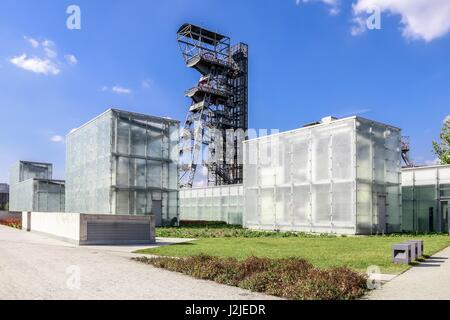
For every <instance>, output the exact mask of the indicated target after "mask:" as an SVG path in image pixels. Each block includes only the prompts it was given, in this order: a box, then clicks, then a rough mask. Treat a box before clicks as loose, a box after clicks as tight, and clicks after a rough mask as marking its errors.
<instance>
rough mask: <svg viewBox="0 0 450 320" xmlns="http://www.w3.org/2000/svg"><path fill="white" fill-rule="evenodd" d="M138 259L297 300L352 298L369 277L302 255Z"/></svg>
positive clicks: (208, 278) (360, 293)
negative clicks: (315, 263)
mask: <svg viewBox="0 0 450 320" xmlns="http://www.w3.org/2000/svg"><path fill="white" fill-rule="evenodd" d="M135 260H137V261H140V262H143V263H146V264H150V265H153V266H155V267H158V268H164V269H167V270H170V271H174V272H180V273H183V274H186V275H189V276H192V277H195V278H198V279H204V280H212V281H216V282H218V283H221V284H226V285H231V286H236V287H240V288H242V289H247V290H251V291H254V292H260V293H265V294H269V295H274V296H278V297H282V298H286V299H294V300H352V299H357V298H360V297H361V296H363V295H364V294H365V292H366V289H367V288H366V283H367V278H366V276H364V275H361V274H359V273H356V272H354V271H352V270H350V269H347V268H333V269H318V268H316V267H314V266H313V265H312V264H310V263H309V262H307V261H305V260H303V259H300V258H288V259H267V258H256V257H249V258H247V259H246V260H242V261H241V260H237V259H234V258H217V257H211V256H205V255H199V256H193V257H188V258H184V259H179V258H167V257H156V258H147V257H142V258H135Z"/></svg>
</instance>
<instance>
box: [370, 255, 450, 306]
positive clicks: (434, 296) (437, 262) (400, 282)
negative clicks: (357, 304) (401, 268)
mask: <svg viewBox="0 0 450 320" xmlns="http://www.w3.org/2000/svg"><path fill="white" fill-rule="evenodd" d="M367 298H368V299H370V300H449V299H450V247H449V248H447V249H445V250H443V251H441V252H440V253H438V254H437V255H435V256H433V257H431V258H430V259H428V260H426V261H425V262H424V263H421V264H420V265H418V266H416V267H413V268H411V269H410V270H409V271H407V272H405V273H403V274H402V275H400V276H398V277H396V278H394V279H393V280H392V281H390V282H388V283H386V284H385V285H384V286H383V287H382V288H381V289H378V290H375V291H373V292H372V293H370V294H369V295H368V297H367Z"/></svg>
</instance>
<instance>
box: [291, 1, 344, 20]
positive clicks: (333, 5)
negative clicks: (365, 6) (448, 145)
mask: <svg viewBox="0 0 450 320" xmlns="http://www.w3.org/2000/svg"><path fill="white" fill-rule="evenodd" d="M314 2H321V3H324V4H326V5H328V6H329V7H330V8H329V10H328V12H329V13H330V14H331V15H333V16H335V15H337V14H339V12H340V9H339V6H340V2H341V0H296V4H297V5H298V6H299V5H301V4H302V3H314Z"/></svg>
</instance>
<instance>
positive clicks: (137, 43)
mask: <svg viewBox="0 0 450 320" xmlns="http://www.w3.org/2000/svg"><path fill="white" fill-rule="evenodd" d="M71 4H76V5H78V6H79V7H80V8H81V13H82V17H81V22H82V24H81V27H82V28H81V30H68V29H67V28H66V19H67V17H68V15H67V14H66V8H67V7H68V6H69V5H71ZM374 4H375V5H376V4H379V7H377V8H378V10H379V11H378V12H380V13H381V29H380V30H365V31H364V30H362V29H361V28H360V27H361V23H360V22H361V21H363V20H361V19H366V18H367V16H368V15H369V14H367V13H366V11H365V10H366V9H367V8H369V7H370V6H371V5H374ZM449 21H450V4H449V1H448V0H434V1H430V0H409V1H404V0H395V1H394V0H383V1H380V0H348V1H345V0H342V1H339V0H309V1H305V0H259V1H256V0H247V1H242V0H123V1H122V0H108V1H107V0H96V1H84V0H83V1H82V0H71V1H64V0H58V1H56V0H40V1H32V0H28V1H25V0H0V41H1V44H2V45H1V46H0V111H1V113H0V114H1V125H0V182H2V181H7V179H8V170H9V167H10V165H11V164H12V163H13V162H14V161H16V160H18V159H26V160H35V161H45V162H53V163H54V164H55V173H56V178H64V157H65V146H64V140H63V139H62V137H64V136H65V135H66V134H67V133H68V132H69V131H70V130H71V129H73V128H76V127H78V126H80V125H81V124H83V123H84V122H86V121H87V120H89V119H91V118H93V117H94V116H96V115H98V114H99V113H101V112H103V111H105V110H106V109H107V108H109V107H112V106H113V107H119V108H122V109H126V110H130V111H137V112H142V113H147V114H153V115H158V116H169V117H172V118H176V119H179V120H184V118H185V115H186V112H187V106H188V105H189V100H188V99H187V98H185V97H184V96H183V93H184V91H185V90H186V89H187V88H189V87H191V86H193V85H194V84H195V82H196V81H197V80H198V75H197V73H196V72H194V71H192V70H189V69H187V68H185V66H184V63H183V60H182V58H181V55H180V52H179V49H178V45H177V43H176V37H175V33H176V31H177V29H178V27H179V26H180V25H181V24H182V23H184V22H192V23H195V24H200V25H203V26H205V27H207V28H210V29H212V30H215V31H218V32H221V33H224V34H228V35H230V36H231V37H232V39H233V41H234V42H239V41H242V42H246V43H248V44H249V46H250V59H251V60H250V126H251V127H252V128H268V129H280V130H283V131H284V130H288V129H294V128H298V127H299V126H300V125H302V124H304V123H307V122H310V121H313V120H317V119H320V118H322V117H323V116H327V115H335V116H339V117H343V116H349V115H353V114H355V113H358V114H361V115H362V116H364V117H367V118H371V119H374V120H378V121H383V122H387V123H389V124H392V125H395V126H398V127H401V128H403V130H404V131H403V134H404V135H408V136H410V137H411V141H412V144H413V158H414V159H415V160H416V162H418V163H422V162H425V161H431V160H433V159H434V158H435V157H434V156H433V154H432V152H431V149H432V147H431V140H432V139H435V138H437V136H438V133H439V130H440V127H441V125H442V122H443V120H444V118H446V117H447V116H448V115H450V59H449V57H450V35H449V29H450V25H449Z"/></svg>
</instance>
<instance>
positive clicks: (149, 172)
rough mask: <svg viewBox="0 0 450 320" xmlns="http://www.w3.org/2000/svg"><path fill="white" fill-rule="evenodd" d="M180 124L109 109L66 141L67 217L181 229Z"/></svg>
mask: <svg viewBox="0 0 450 320" xmlns="http://www.w3.org/2000/svg"><path fill="white" fill-rule="evenodd" d="M178 140H179V122H178V121H175V120H171V119H166V118H159V117H153V116H148V115H143V114H137V113H131V112H126V111H121V110H117V109H110V110H108V111H106V112H105V113H103V114H101V115H100V116H98V117H96V118H95V119H93V120H91V121H89V122H88V123H86V124H85V125H83V126H81V127H80V128H78V129H76V130H74V131H72V132H71V133H70V134H69V135H68V136H67V150H66V152H67V154H66V183H67V184H66V212H76V213H91V214H121V215H149V214H154V215H155V217H156V224H157V225H158V226H160V225H173V224H177V223H178V215H179V212H178V157H179V151H178Z"/></svg>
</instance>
